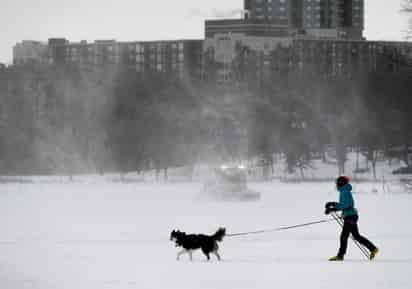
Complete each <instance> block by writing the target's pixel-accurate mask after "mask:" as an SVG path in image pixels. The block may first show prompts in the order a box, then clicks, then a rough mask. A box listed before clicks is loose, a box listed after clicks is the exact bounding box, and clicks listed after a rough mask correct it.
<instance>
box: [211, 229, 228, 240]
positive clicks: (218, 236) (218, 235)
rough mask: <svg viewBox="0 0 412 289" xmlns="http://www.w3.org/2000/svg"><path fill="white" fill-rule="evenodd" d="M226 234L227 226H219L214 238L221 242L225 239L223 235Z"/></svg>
mask: <svg viewBox="0 0 412 289" xmlns="http://www.w3.org/2000/svg"><path fill="white" fill-rule="evenodd" d="M225 235H226V229H225V228H219V229H218V230H217V231H216V233H214V234H213V236H212V237H213V239H214V240H216V241H218V242H221V241H222V240H223V237H224V236H225Z"/></svg>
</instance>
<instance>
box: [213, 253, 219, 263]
mask: <svg viewBox="0 0 412 289" xmlns="http://www.w3.org/2000/svg"><path fill="white" fill-rule="evenodd" d="M212 253H213V254H215V256H216V258H217V259H218V260H219V261H220V255H219V253H218V252H217V251H213V252H212Z"/></svg>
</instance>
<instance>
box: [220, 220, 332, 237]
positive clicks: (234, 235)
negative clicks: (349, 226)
mask: <svg viewBox="0 0 412 289" xmlns="http://www.w3.org/2000/svg"><path fill="white" fill-rule="evenodd" d="M331 221H335V219H334V218H332V219H325V220H320V221H315V222H309V223H304V224H298V225H293V226H287V227H278V228H274V229H267V230H259V231H250V232H244V233H235V234H226V237H238V236H247V235H255V234H263V233H270V232H278V231H286V230H290V229H296V228H301V227H307V226H312V225H316V224H322V223H328V222H331Z"/></svg>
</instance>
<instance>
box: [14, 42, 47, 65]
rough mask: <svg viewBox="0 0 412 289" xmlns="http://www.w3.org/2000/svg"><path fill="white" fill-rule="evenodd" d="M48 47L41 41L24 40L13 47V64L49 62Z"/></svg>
mask: <svg viewBox="0 0 412 289" xmlns="http://www.w3.org/2000/svg"><path fill="white" fill-rule="evenodd" d="M47 54H48V47H47V44H46V43H43V42H40V41H31V40H24V41H22V42H21V43H17V44H16V45H15V46H14V47H13V64H15V65H19V64H26V63H29V62H44V61H47Z"/></svg>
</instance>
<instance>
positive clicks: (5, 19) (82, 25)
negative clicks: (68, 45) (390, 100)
mask: <svg viewBox="0 0 412 289" xmlns="http://www.w3.org/2000/svg"><path fill="white" fill-rule="evenodd" d="M1 1H2V2H3V5H2V6H3V7H2V9H1V12H0V25H1V27H2V28H3V33H2V36H3V37H2V38H1V40H0V62H3V63H11V62H12V47H13V45H14V44H16V43H17V42H21V41H22V40H39V41H47V39H48V38H53V37H64V38H67V39H69V40H70V41H79V40H88V41H94V40H96V39H116V40H118V41H136V40H142V41H144V40H163V39H165V40H166V39H203V38H204V20H205V19H208V18H211V19H213V18H221V17H231V16H234V15H235V14H236V11H237V10H240V9H241V8H242V3H243V1H242V0H226V1H218V0H210V1H207V2H206V1H200V0H192V1H189V0H181V1H179V2H178V3H172V2H169V1H167V2H163V3H161V5H160V4H159V3H157V2H153V1H152V2H146V1H142V0H140V1H132V0H120V1H105V2H104V3H102V1H97V0H83V1H80V0H71V1H64V0H39V1H36V2H33V1H27V0H1ZM400 2H401V0H393V1H387V0H365V5H366V9H365V10H366V11H365V33H364V35H365V37H366V38H367V39H368V40H388V41H390V40H392V41H402V40H404V34H403V30H405V27H406V19H405V17H404V16H402V15H401V13H399V10H400ZM141 6H142V7H143V9H142V7H141ZM22 7H24V8H23V9H22ZM383 17H385V18H383Z"/></svg>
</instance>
